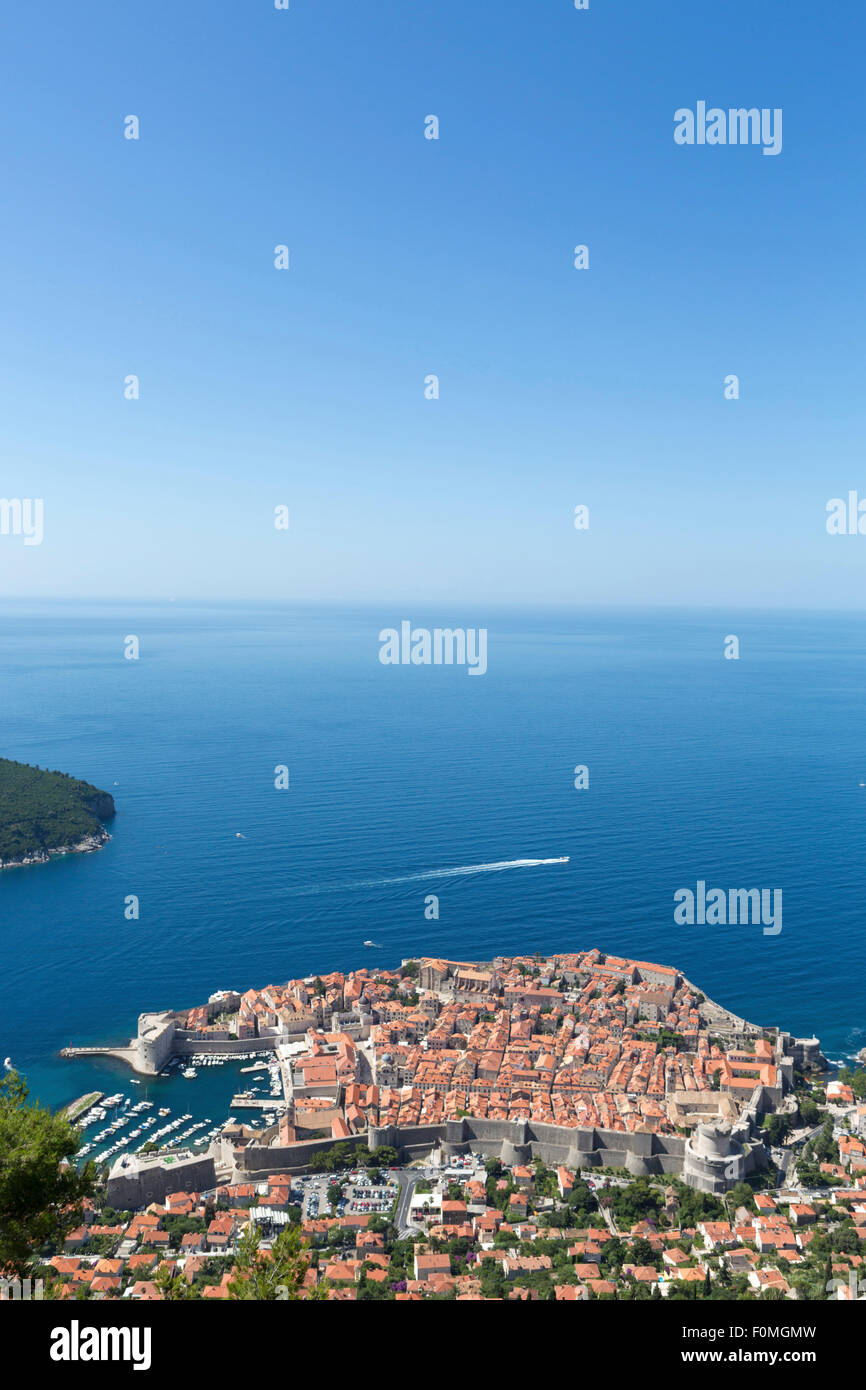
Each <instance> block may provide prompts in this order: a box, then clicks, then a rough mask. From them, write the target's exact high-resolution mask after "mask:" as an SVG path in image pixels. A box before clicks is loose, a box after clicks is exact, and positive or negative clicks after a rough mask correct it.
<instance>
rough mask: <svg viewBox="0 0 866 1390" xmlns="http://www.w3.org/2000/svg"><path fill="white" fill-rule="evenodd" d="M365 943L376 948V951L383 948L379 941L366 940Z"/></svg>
mask: <svg viewBox="0 0 866 1390" xmlns="http://www.w3.org/2000/svg"><path fill="white" fill-rule="evenodd" d="M364 945H365V946H372V947H373V949H374V950H376V951H381V949H382V947H381V946H380V945H379V943H378V941H365V942H364Z"/></svg>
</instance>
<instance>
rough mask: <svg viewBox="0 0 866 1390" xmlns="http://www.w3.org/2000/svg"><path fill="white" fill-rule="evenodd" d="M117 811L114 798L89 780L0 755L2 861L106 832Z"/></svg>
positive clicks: (0, 843)
mask: <svg viewBox="0 0 866 1390" xmlns="http://www.w3.org/2000/svg"><path fill="white" fill-rule="evenodd" d="M113 815H114V802H113V800H112V798H111V797H110V796H109V794H108V793H107V792H103V791H100V790H99V788H98V787H93V786H91V785H90V783H89V782H82V781H79V779H78V778H76V777H69V776H67V774H66V773H65V772H44V771H42V770H41V769H40V768H38V767H30V766H28V764H27V763H14V762H10V761H9V759H8V758H0V863H4V862H8V861H15V860H19V859H23V858H25V857H27V856H30V855H36V856H39V855H45V854H48V853H49V852H50V851H51V850H58V849H63V848H64V847H65V846H66V845H74V844H78V843H79V841H81V840H84V839H86V838H87V837H88V836H91V835H100V836H101V835H104V829H103V826H102V823H101V822H102V820H107V819H109V818H110V817H111V816H113Z"/></svg>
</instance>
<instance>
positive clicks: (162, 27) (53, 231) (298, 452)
mask: <svg viewBox="0 0 866 1390" xmlns="http://www.w3.org/2000/svg"><path fill="white" fill-rule="evenodd" d="M864 38H866V19H864V17H863V14H862V13H861V12H859V11H858V9H857V7H855V6H853V5H840V6H833V7H830V8H829V9H826V8H819V7H818V6H816V5H814V4H811V3H810V4H807V3H804V0H787V2H786V3H781V0H778V2H777V0H772V2H771V0H731V2H730V3H727V4H725V5H717V6H708V5H697V4H695V5H691V6H685V5H673V4H669V3H657V4H654V3H650V0H590V9H589V10H588V11H586V12H578V11H575V9H574V8H573V4H572V0H533V3H529V2H528V0H527V3H519V2H518V0H472V2H471V3H467V0H436V2H435V3H428V4H422V3H419V2H418V0H376V3H372V4H359V3H358V0H352V3H349V2H348V0H291V9H290V10H289V11H288V12H281V11H275V10H274V8H273V4H272V0H237V3H222V2H221V0H183V4H178V3H176V0H172V2H171V3H168V2H167V0H166V2H163V0H148V2H147V3H143V4H138V5H135V6H128V5H118V4H117V3H116V0H111V2H110V3H108V2H107V0H105V2H103V0H91V3H89V4H88V5H86V6H72V5H69V4H66V3H60V0H49V3H43V4H40V5H39V6H31V7H29V10H28V9H27V8H26V7H19V8H18V13H17V14H12V15H10V16H8V17H7V18H6V20H5V23H4V35H3V44H2V53H0V75H2V85H0V92H2V96H0V122H2V130H0V150H2V159H3V166H4V167H3V189H4V199H3V201H4V215H3V218H2V221H0V265H2V276H3V305H4V327H5V332H4V333H3V335H2V344H0V353H2V362H0V448H2V463H3V466H2V475H0V478H2V482H0V496H4V497H7V498H13V497H41V498H43V499H44V507H45V537H44V541H43V543H42V544H41V545H39V546H30V547H25V546H24V545H23V543H22V539H21V537H19V536H2V535H0V595H3V596H6V597H12V596H30V595H34V596H53V595H57V596H90V595H115V596H119V597H141V598H150V597H178V598H181V597H191V598H243V599H248V598H267V599H279V600H293V599H297V600H304V601H306V600H311V601H312V600H315V601H318V600H327V601H330V600H334V601H341V600H346V599H351V600H352V601H357V600H363V599H370V600H376V601H377V600H380V599H384V600H387V601H389V602H390V603H393V602H394V601H395V600H400V599H402V600H405V601H406V602H411V601H413V600H416V601H421V600H424V599H430V600H434V601H440V600H442V601H446V600H447V601H449V602H450V601H452V600H460V601H462V600H467V601H473V602H475V601H480V602H489V601H493V600H500V601H504V602H530V603H534V602H544V603H547V602H549V603H617V604H621V603H690V604H693V603H697V604H709V605H726V604H735V605H737V606H742V605H744V604H748V605H751V604H754V605H758V606H764V605H770V606H773V605H787V606H794V607H797V606H802V605H816V606H827V607H859V606H861V603H862V595H863V593H864V587H863V579H864V564H866V536H863V537H861V536H856V537H851V536H843V537H830V536H828V535H827V533H826V530H825V505H826V502H827V500H828V499H829V498H831V497H835V496H845V495H846V494H847V492H848V490H849V489H852V488H854V489H856V488H858V487H859V489H860V491H861V493H862V495H863V496H866V467H864V448H863V439H864V409H863V403H862V402H863V374H864V349H863V342H864V335H863V330H862V321H863V291H864V270H863V250H862V239H863V217H862V202H863V195H862V182H863V149H862V141H863V133H862V98H861V95H860V94H861V91H862V70H861V69H862V58H861V54H862V50H863V40H864ZM699 100H706V101H707V102H708V103H709V104H710V105H714V104H715V105H718V106H720V107H723V108H727V107H729V106H757V107H771V108H776V107H781V108H782V110H783V113H784V121H783V131H784V141H783V150H782V153H781V154H780V155H779V156H778V157H775V158H767V157H764V156H763V155H762V153H761V150H760V149H759V148H753V147H745V148H744V147H720V148H710V147H703V148H698V147H678V146H677V145H675V143H674V141H673V128H674V120H673V117H674V112H675V110H676V109H677V108H679V107H683V106H690V107H694V106H695V105H696V103H697V101H699ZM129 114H135V115H137V116H138V117H139V118H140V122H141V138H140V140H138V141H128V140H126V139H124V136H123V121H124V117H125V116H127V115H129ZM430 114H435V115H437V116H438V118H439V120H440V123H441V126H440V139H439V140H438V141H428V140H425V139H424V118H425V117H426V116H427V115H430ZM279 243H285V244H287V245H288V246H289V247H290V254H291V268H290V270H289V271H287V272H278V271H276V270H275V269H274V268H273V255H274V247H275V245H277V244H279ZM577 243H585V244H587V245H588V246H589V249H590V268H589V270H588V271H581V272H578V271H576V270H575V269H574V268H573V265H572V248H573V247H574V246H575V244H577ZM129 373H135V374H137V375H138V376H139V378H140V382H141V398H140V400H138V401H134V402H131V401H126V400H124V397H123V382H124V378H125V377H126V376H127V374H129ZM430 373H435V374H437V375H438V376H439V378H440V390H441V395H440V399H439V400H437V401H428V400H425V398H424V379H425V377H426V376H427V375H428V374H430ZM729 373H736V374H737V375H738V376H739V378H740V399H739V400H737V401H726V400H725V399H724V394H723V384H724V379H725V377H726V376H727V375H728V374H729ZM279 503H285V504H287V505H288V506H289V507H290V510H291V528H290V530H289V532H288V533H284V532H277V531H275V529H274V527H273V522H272V515H273V508H274V506H275V505H277V504H279ZM578 503H585V504H587V505H588V506H589V507H590V529H589V530H588V531H587V532H583V533H578V532H576V531H575V530H574V527H573V525H572V516H573V511H574V507H575V505H576V504H578Z"/></svg>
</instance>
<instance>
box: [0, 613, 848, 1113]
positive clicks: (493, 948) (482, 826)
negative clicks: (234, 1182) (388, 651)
mask: <svg viewBox="0 0 866 1390" xmlns="http://www.w3.org/2000/svg"><path fill="white" fill-rule="evenodd" d="M407 618H408V619H410V620H411V621H412V622H413V624H414V625H416V626H427V627H430V628H432V627H436V626H441V627H457V626H466V627H470V626H471V627H486V628H487V630H488V633H489V636H488V670H487V672H486V674H485V675H483V676H470V675H469V674H468V672H467V670H466V669H465V668H460V667H447V666H428V667H424V666H397V667H394V666H384V665H382V664H381V663H380V662H379V660H378V654H379V632H380V629H382V628H386V627H399V624H400V622H401V620H403V619H407ZM728 634H736V635H737V636H738V638H739V642H740V658H739V660H737V661H731V660H725V658H724V655H723V648H724V639H725V638H726V636H727V635H728ZM130 635H135V636H136V637H138V639H139V643H140V659H139V660H137V661H129V660H126V659H125V658H124V641H125V638H127V637H128V636H130ZM0 651H2V661H0V690H2V710H3V721H2V743H0V752H2V754H3V755H4V756H7V757H10V758H15V759H19V760H21V761H24V762H29V763H37V764H39V765H40V766H42V767H48V768H57V769H61V770H63V771H66V772H69V773H72V774H74V775H76V776H79V777H83V778H85V779H86V780H88V781H90V782H93V783H95V784H96V785H97V786H100V787H103V788H105V789H106V790H108V791H110V792H111V793H112V794H113V796H114V798H115V801H116V804H117V816H116V819H115V820H114V822H113V823H112V824H111V826H110V830H111V835H112V839H111V841H110V843H109V844H108V845H107V846H106V847H105V848H104V849H102V850H101V851H100V852H98V853H95V854H88V855H77V856H70V857H67V858H64V859H58V860H54V861H52V862H51V863H49V864H46V865H40V866H35V867H32V868H22V869H15V870H10V871H7V872H3V873H2V875H0V947H2V976H0V1058H2V1057H5V1056H7V1055H8V1056H10V1057H11V1058H12V1061H13V1063H14V1065H15V1066H16V1067H17V1068H18V1069H19V1070H21V1071H22V1072H23V1073H24V1074H25V1075H26V1077H27V1079H28V1082H29V1084H30V1087H31V1091H32V1093H33V1094H34V1095H35V1096H38V1097H39V1098H40V1099H41V1100H42V1101H43V1102H45V1103H49V1104H52V1105H56V1104H60V1103H62V1102H65V1101H68V1100H70V1099H72V1098H73V1097H75V1096H77V1095H79V1094H81V1093H83V1092H85V1091H87V1090H91V1089H94V1088H98V1089H100V1090H106V1091H117V1090H118V1089H123V1090H124V1091H125V1093H126V1094H129V1095H131V1096H133V1098H137V1097H139V1096H143V1095H144V1094H150V1095H151V1096H152V1097H154V1096H156V1095H157V1094H158V1095H159V1098H160V1104H167V1105H169V1106H170V1107H171V1108H172V1110H173V1112H178V1111H180V1110H184V1111H186V1112H191V1113H192V1114H193V1115H195V1116H196V1117H201V1116H202V1115H206V1116H208V1117H212V1118H213V1119H214V1121H217V1120H221V1119H223V1118H224V1117H225V1114H227V1113H228V1110H227V1107H228V1098H229V1096H230V1095H231V1093H232V1090H233V1089H234V1087H235V1086H236V1083H237V1080H238V1077H237V1071H236V1068H234V1067H226V1068H220V1069H218V1068H213V1069H208V1070H206V1071H204V1072H201V1073H200V1074H199V1078H198V1079H197V1080H196V1081H185V1080H182V1079H181V1078H173V1079H170V1080H167V1081H159V1082H151V1083H147V1084H146V1086H145V1087H143V1088H138V1090H136V1088H134V1087H130V1085H129V1075H130V1074H129V1073H128V1072H127V1071H126V1070H125V1069H124V1068H123V1067H121V1066H120V1065H114V1064H106V1063H105V1062H99V1063H96V1062H88V1061H83V1060H77V1061H74V1062H73V1061H68V1060H64V1059H61V1058H59V1057H58V1055H57V1054H58V1052H59V1049H60V1048H61V1047H63V1046H64V1045H66V1044H68V1043H93V1042H108V1041H114V1042H125V1041H126V1040H127V1039H128V1038H129V1037H130V1035H131V1034H132V1033H133V1032H134V1031H135V1027H136V1019H137V1015H138V1014H139V1012H140V1011H142V1010H145V1009H161V1008H169V1007H180V1006H183V1005H189V1004H194V1003H197V1002H201V1001H203V1000H204V999H206V998H207V996H208V995H209V994H211V993H212V992H213V991H214V990H216V989H221V988H222V989H225V988H235V989H245V988H247V987H249V986H251V985H264V984H266V983H268V982H269V981H283V980H286V979H288V978H290V977H292V976H299V975H305V974H308V973H310V972H314V971H327V970H334V969H339V970H351V969H353V968H356V967H359V966H362V965H369V966H376V965H381V966H383V967H390V966H394V965H396V964H397V963H398V962H399V961H400V960H401V958H404V957H407V956H412V955H417V954H420V953H434V954H440V955H444V956H449V957H465V958H470V959H471V958H489V957H490V956H492V955H494V954H496V953H498V952H504V953H509V952H520V951H534V950H539V951H553V950H563V951H574V950H579V949H583V948H588V947H592V946H597V947H599V948H600V949H601V950H603V951H607V952H610V953H614V954H620V955H626V956H632V957H636V958H640V959H644V960H652V961H659V962H662V963H665V964H672V965H677V966H678V967H680V968H681V969H682V970H683V971H684V972H685V973H686V974H687V975H688V976H689V978H690V979H692V980H693V981H694V982H695V983H696V984H698V985H699V986H700V987H701V988H702V989H704V990H705V992H706V993H707V994H709V995H710V996H711V997H712V998H715V999H716V1000H717V1001H718V1002H720V1003H723V1004H725V1005H727V1006H729V1007H731V1008H733V1009H734V1010H736V1011H737V1012H739V1013H741V1014H743V1015H745V1016H746V1017H747V1018H750V1019H752V1020H753V1021H755V1022H758V1023H761V1024H768V1025H769V1024H777V1025H780V1026H781V1027H784V1028H786V1029H789V1030H790V1031H792V1032H794V1033H797V1034H811V1033H813V1032H815V1033H817V1034H818V1035H819V1037H820V1038H821V1040H822V1044H823V1047H824V1050H825V1052H826V1054H827V1055H828V1056H829V1057H831V1058H835V1059H840V1058H843V1057H850V1056H852V1055H853V1054H854V1053H855V1052H856V1051H857V1050H858V1049H859V1048H860V1047H862V1046H864V1044H866V997H864V996H866V989H864V967H863V960H864V950H866V914H864V886H863V883H862V882H861V874H862V873H863V866H864V862H866V785H864V784H866V619H864V618H862V617H860V616H857V615H838V614H832V615H831V614H827V615H824V614H820V613H816V612H811V613H806V614H794V613H788V612H768V613H757V612H751V613H739V614H737V613H731V612H726V613H713V612H707V611H701V612H697V611H695V612H688V611H665V612H661V611H645V612H644V611H640V612H639V611H631V612H625V611H613V610H610V611H603V610H577V609H575V610H559V611H538V612H533V611H528V610H526V611H505V610H501V611H497V610H491V609H489V608H485V609H483V610H481V609H479V610H473V611H469V610H465V611H458V610H457V609H456V608H455V609H450V610H448V611H445V610H444V609H437V610H436V611H435V612H431V611H425V610H424V609H423V608H421V607H420V606H418V605H415V606H411V605H406V604H395V605H393V606H390V607H389V606H386V605H382V606H379V607H376V608H375V609H374V608H368V609H357V610H350V609H346V610H337V609H312V608H294V607H288V606H287V607H280V606H276V605H270V606H265V605H261V606H253V605H249V606H244V605H231V606H229V605H223V606H219V605H208V604H195V605H191V604H182V603H160V604H152V605H146V604H140V605H139V604H122V603H109V602H105V603H98V602H94V603H88V604H83V603H79V602H76V603H72V602H69V603H66V604H64V603H51V604H49V603H13V602H7V603H5V604H4V605H3V607H2V610H0ZM581 764H582V765H586V766H587V767H588V769H589V787H588V788H587V789H585V790H576V789H575V787H574V769H575V767H576V766H577V765H581ZM280 765H285V766H286V767H288V769H289V780H290V786H289V789H288V790H277V789H276V788H275V786H274V779H275V769H276V768H277V767H278V766H280ZM563 855H568V856H569V862H568V863H567V864H537V865H532V866H524V867H513V868H499V867H484V866H496V865H501V864H503V863H508V862H510V861H513V860H521V859H539V860H543V859H550V858H556V857H559V856H563ZM475 866H480V867H475ZM450 869H455V870H457V869H459V870H463V872H459V873H454V874H443V873H442V872H441V871H442V870H450ZM427 875H429V878H428V877H427ZM699 879H703V880H704V881H706V882H707V884H708V886H709V887H722V888H725V889H729V888H739V887H743V888H752V887H765V888H781V889H782V891H783V929H782V931H781V933H780V934H779V935H777V936H766V935H764V934H763V932H762V931H761V928H760V926H751V925H749V926H733V927H731V926H728V927H711V926H697V925H696V926H678V925H677V924H676V923H675V922H674V915H673V909H674V898H673V895H674V892H675V891H676V890H677V889H678V888H681V887H691V888H692V889H694V888H695V885H696V882H697V881H698V880H699ZM131 894H135V895H136V896H137V897H138V898H139V900H140V918H139V920H138V921H128V920H126V918H125V916H124V903H125V900H126V898H127V896H128V895H131ZM429 894H435V895H436V896H437V897H438V899H439V917H438V920H428V919H427V918H426V917H425V901H426V899H427V897H428V895H429ZM368 938H369V939H372V940H374V941H375V942H376V943H378V945H377V947H376V948H368V947H365V946H364V944H363V943H364V941H365V939H368ZM216 1112H219V1113H216Z"/></svg>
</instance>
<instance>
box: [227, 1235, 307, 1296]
mask: <svg viewBox="0 0 866 1390" xmlns="http://www.w3.org/2000/svg"><path fill="white" fill-rule="evenodd" d="M310 1264H311V1261H310V1257H309V1254H308V1253H307V1251H305V1250H304V1248H303V1246H302V1245H301V1233H300V1230H299V1229H298V1227H297V1226H285V1227H284V1228H283V1229H282V1231H280V1234H279V1235H278V1236H277V1238H276V1240H275V1241H274V1244H273V1248H272V1249H271V1250H269V1251H267V1250H262V1249H261V1235H260V1234H259V1232H258V1231H257V1230H256V1229H255V1227H248V1228H247V1230H246V1231H244V1233H243V1235H242V1236H241V1239H240V1243H239V1245H238V1253H237V1257H236V1259H235V1276H234V1278H233V1279H231V1280H230V1281H229V1285H228V1292H229V1298H233V1299H239V1300H243V1301H245V1302H253V1301H265V1302H282V1301H286V1302H295V1301H297V1300H298V1299H299V1298H300V1297H301V1290H302V1288H303V1284H304V1278H305V1276H306V1274H307V1271H308V1269H309V1268H310ZM307 1297H308V1298H313V1299H323V1298H326V1297H327V1289H326V1288H325V1287H324V1284H323V1283H319V1284H318V1285H317V1286H316V1287H315V1288H314V1289H310V1290H309V1291H308V1293H307Z"/></svg>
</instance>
